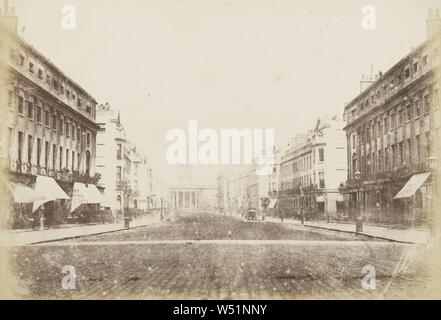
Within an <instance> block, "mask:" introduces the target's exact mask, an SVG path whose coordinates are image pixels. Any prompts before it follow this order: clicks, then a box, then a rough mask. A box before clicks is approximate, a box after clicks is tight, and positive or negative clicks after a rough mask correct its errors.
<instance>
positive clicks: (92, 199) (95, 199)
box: [87, 184, 103, 203]
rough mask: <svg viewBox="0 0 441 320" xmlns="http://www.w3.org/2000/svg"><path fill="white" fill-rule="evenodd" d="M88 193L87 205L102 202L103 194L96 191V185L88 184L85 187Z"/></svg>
mask: <svg viewBox="0 0 441 320" xmlns="http://www.w3.org/2000/svg"><path fill="white" fill-rule="evenodd" d="M87 189H88V192H89V202H88V203H101V202H103V194H102V193H101V192H100V191H99V190H98V188H97V187H96V185H94V184H89V185H88V186H87Z"/></svg>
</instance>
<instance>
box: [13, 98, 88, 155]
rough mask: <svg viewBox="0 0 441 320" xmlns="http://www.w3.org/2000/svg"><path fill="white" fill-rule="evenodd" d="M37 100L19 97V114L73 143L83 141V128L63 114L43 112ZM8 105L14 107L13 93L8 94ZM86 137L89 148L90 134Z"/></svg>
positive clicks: (49, 111)
mask: <svg viewBox="0 0 441 320" xmlns="http://www.w3.org/2000/svg"><path fill="white" fill-rule="evenodd" d="M35 100H36V99H35V97H33V96H30V97H29V98H28V99H27V100H26V101H24V99H23V97H22V96H20V95H17V96H16V101H17V112H18V114H19V115H22V116H26V117H27V118H28V119H30V120H34V119H35V121H37V123H40V124H44V125H45V126H46V127H48V128H49V127H50V128H52V129H53V130H55V131H58V133H59V134H60V135H62V134H65V135H66V137H68V138H69V137H71V138H72V140H73V141H75V139H77V141H78V142H80V141H81V128H77V127H76V125H75V123H74V122H73V121H72V120H68V119H67V118H66V117H62V114H61V113H58V112H56V111H52V110H47V109H45V110H44V111H43V107H42V104H39V105H37V106H35ZM8 105H9V106H10V107H12V105H13V92H12V91H9V94H8ZM34 111H35V114H34ZM57 114H58V116H57ZM51 119H52V120H51ZM85 137H86V144H87V146H90V144H91V135H90V133H89V132H87V133H85Z"/></svg>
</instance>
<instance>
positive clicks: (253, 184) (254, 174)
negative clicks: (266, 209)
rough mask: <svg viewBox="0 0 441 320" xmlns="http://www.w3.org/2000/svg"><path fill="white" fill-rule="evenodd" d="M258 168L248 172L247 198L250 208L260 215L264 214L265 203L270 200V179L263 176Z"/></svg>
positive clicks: (252, 168) (255, 167)
mask: <svg viewBox="0 0 441 320" xmlns="http://www.w3.org/2000/svg"><path fill="white" fill-rule="evenodd" d="M258 170H259V169H258V167H257V166H252V167H251V168H250V169H248V170H247V182H246V185H247V197H246V199H247V200H248V205H247V207H248V208H254V209H256V212H257V213H258V214H261V213H262V212H263V204H264V201H265V200H266V199H267V198H268V192H269V177H268V176H267V175H261V174H259V172H258Z"/></svg>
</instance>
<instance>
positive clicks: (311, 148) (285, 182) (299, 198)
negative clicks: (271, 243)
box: [277, 116, 347, 216]
mask: <svg viewBox="0 0 441 320" xmlns="http://www.w3.org/2000/svg"><path fill="white" fill-rule="evenodd" d="M343 126H344V122H343V121H342V119H341V118H339V117H338V116H327V117H321V118H319V119H318V120H317V122H316V125H315V127H314V129H313V130H311V131H310V132H308V133H306V134H300V135H298V136H296V137H295V138H294V139H293V140H292V141H291V144H290V148H289V149H288V150H287V151H285V153H284V154H283V155H282V156H281V159H280V191H279V193H278V200H277V206H278V208H279V209H280V210H281V211H282V213H283V214H284V215H285V216H295V215H298V214H299V213H300V211H301V209H302V208H303V209H304V211H305V214H306V215H307V216H308V215H310V216H317V215H321V214H324V213H327V214H330V215H336V214H337V212H342V211H343V197H342V195H341V194H340V192H339V186H340V184H341V183H343V182H344V181H345V178H346V170H347V164H346V137H345V132H344V131H343Z"/></svg>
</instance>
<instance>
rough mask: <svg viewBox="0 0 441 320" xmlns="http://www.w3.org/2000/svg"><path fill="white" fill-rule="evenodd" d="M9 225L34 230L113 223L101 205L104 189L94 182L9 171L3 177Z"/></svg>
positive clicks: (6, 217) (5, 211)
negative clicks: (98, 187)
mask: <svg viewBox="0 0 441 320" xmlns="http://www.w3.org/2000/svg"><path fill="white" fill-rule="evenodd" d="M2 185H3V187H2V189H4V191H5V192H4V194H3V199H4V201H3V204H4V207H5V210H4V214H3V215H2V223H3V225H4V226H5V227H6V228H12V229H35V228H47V227H56V226H59V225H64V224H73V223H94V222H111V221H112V217H111V214H110V215H109V213H108V212H106V210H103V209H102V208H101V207H100V195H101V192H100V191H99V190H98V189H97V188H96V186H95V185H94V184H87V182H86V183H83V182H76V181H74V180H73V179H63V177H61V176H60V175H57V174H54V175H47V176H46V175H45V176H43V175H38V174H24V173H16V172H15V173H10V174H7V175H4V176H3V181H2Z"/></svg>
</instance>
